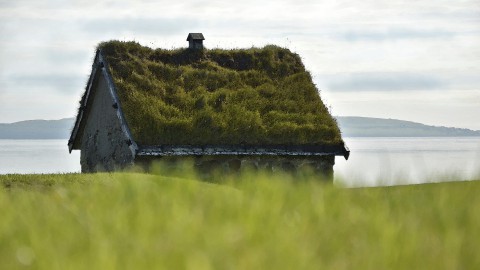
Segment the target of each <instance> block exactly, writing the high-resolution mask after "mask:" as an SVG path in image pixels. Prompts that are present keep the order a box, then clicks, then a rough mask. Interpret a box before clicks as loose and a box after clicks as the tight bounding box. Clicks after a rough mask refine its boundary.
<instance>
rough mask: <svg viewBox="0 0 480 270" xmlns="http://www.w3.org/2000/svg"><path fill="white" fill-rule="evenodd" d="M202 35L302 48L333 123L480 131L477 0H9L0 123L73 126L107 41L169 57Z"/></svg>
mask: <svg viewBox="0 0 480 270" xmlns="http://www.w3.org/2000/svg"><path fill="white" fill-rule="evenodd" d="M197 31H198V32H203V33H204V34H205V36H206V41H205V43H206V46H207V47H210V48H212V47H225V48H233V47H250V46H262V45H265V44H268V43H275V44H278V45H281V46H286V47H288V48H290V49H292V50H294V51H295V52H297V53H299V54H300V55H301V56H302V58H303V61H304V63H305V65H306V67H307V69H308V70H310V71H311V73H312V75H313V77H314V78H315V82H316V83H317V85H318V86H319V88H320V89H322V96H323V97H324V98H325V100H326V101H327V103H328V104H330V105H332V108H333V111H334V113H335V112H336V113H338V114H342V115H354V114H357V115H368V116H378V117H392V118H393V117H395V118H400V119H409V120H415V118H412V117H416V116H418V119H419V120H422V121H423V122H425V123H437V122H438V121H440V120H439V119H442V120H441V121H444V122H445V125H452V126H453V125H456V124H457V123H459V124H460V123H463V124H462V125H464V126H462V127H468V125H471V127H472V128H473V127H475V126H476V125H477V124H475V121H473V120H468V121H467V120H465V119H469V117H468V116H467V114H468V113H476V115H480V112H479V111H477V109H475V106H477V107H479V106H478V103H476V101H475V100H478V94H476V93H478V91H479V89H480V87H479V84H480V82H479V79H477V77H478V76H477V74H480V66H479V65H478V62H479V60H480V46H479V44H480V5H479V4H478V0H467V1H453V2H452V1H447V0H442V1H438V0H421V1H414V2H409V3H408V4H405V2H404V1H400V0H392V1H376V0H366V1H352V0H343V1H318V0H278V1H260V2H259V1H253V0H245V1H220V0H210V1H207V0H190V1H174V2H172V1H166V0H162V1H154V0H148V1H147V0H143V1H127V0H115V1H114V0H109V1H84V0H72V1H64V0H45V1H36V0H17V1H4V0H0V108H1V109H0V122H9V121H12V119H15V120H22V119H28V118H31V116H32V115H37V117H44V118H63V117H66V116H71V115H66V114H71V113H74V111H75V109H76V105H77V102H76V100H78V98H79V97H80V95H81V93H82V92H83V86H84V81H83V82H82V78H83V79H84V80H86V77H87V76H88V74H89V72H90V64H91V59H92V57H93V51H94V48H95V46H96V44H98V43H99V42H100V41H103V40H108V39H120V40H132V39H135V40H136V41H139V42H140V43H141V44H143V45H147V46H154V47H164V48H171V47H180V46H186V42H185V37H186V34H187V33H188V32H197ZM70 82H71V83H70ZM27 85H28V87H26V86H27ZM340 86H341V87H340ZM341 88H350V90H351V91H349V92H348V93H347V92H341V91H340V92H337V91H338V90H340V89H341ZM25 89H29V90H28V95H27V94H25V91H26V90H25ZM59 89H61V91H60V92H59ZM356 89H362V91H357V90H356ZM372 90H375V91H372ZM399 90H400V91H399ZM405 90H408V91H407V92H408V98H407V99H405V98H402V97H403V96H404V95H406V91H405ZM385 91H387V92H385ZM426 93H429V94H428V95H429V98H427V97H426V95H427V94H426ZM47 95H48V96H47ZM40 96H42V97H44V100H43V101H42V102H39V103H38V104H37V105H35V104H32V103H31V102H30V101H29V98H28V97H40ZM391 97H395V98H391ZM378 100H381V103H378V102H377V101H378ZM472 100H473V101H472ZM447 101H451V103H448V102H447ZM472 104H475V106H474V105H472ZM27 107H28V108H29V109H22V110H19V109H18V108H27ZM7 108H8V109H7ZM33 108H35V109H33ZM402 108H403V109H402ZM405 108H408V109H405ZM32 110H35V112H36V113H35V114H33V113H27V112H28V111H32ZM420 110H421V111H422V112H420ZM443 110H447V111H448V112H449V114H448V116H445V117H443V116H442V117H440V118H439V115H440V114H439V113H440V112H442V111H443ZM412 112H416V114H413V113H412ZM55 115H57V117H54V116H55ZM442 123H443V122H442ZM448 123H451V124H448ZM465 125H466V126H465Z"/></svg>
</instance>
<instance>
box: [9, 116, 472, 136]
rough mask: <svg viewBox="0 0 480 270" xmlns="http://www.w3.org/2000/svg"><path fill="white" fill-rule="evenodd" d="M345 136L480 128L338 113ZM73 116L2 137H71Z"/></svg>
mask: <svg viewBox="0 0 480 270" xmlns="http://www.w3.org/2000/svg"><path fill="white" fill-rule="evenodd" d="M335 118H336V119H337V122H338V124H339V126H340V129H341V130H342V135H343V136H344V137H457V136H480V131H475V130H470V129H464V128H453V127H437V126H428V125H424V124H420V123H415V122H410V121H403V120H395V119H382V118H370V117H358V116H337V117H335ZM74 121H75V119H74V118H64V119H60V120H27V121H21V122H15V123H10V124H0V139H68V138H69V137H70V131H71V129H72V127H73V124H74Z"/></svg>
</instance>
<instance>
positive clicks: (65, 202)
mask: <svg viewBox="0 0 480 270" xmlns="http://www.w3.org/2000/svg"><path fill="white" fill-rule="evenodd" d="M267 178H269V179H267ZM271 178H272V177H271V176H261V175H247V176H244V177H243V178H242V179H241V180H239V179H237V180H236V181H230V182H228V183H226V184H222V185H217V184H210V183H205V182H200V181H195V180H194V179H191V178H190V179H181V178H167V177H161V176H155V175H146V174H90V175H80V174H68V175H4V176H0V211H1V214H0V215H1V222H0V268H1V269H24V268H30V269H480V256H477V255H478V249H479V247H480V243H479V240H480V208H479V206H480V196H478V194H479V191H480V182H478V181H472V182H457V183H442V184H427V185H416V186H400V187H381V188H362V189H342V188H339V187H335V186H331V185H325V184H322V183H319V182H315V181H308V180H306V181H299V182H293V181H291V180H289V179H286V177H285V176H283V177H282V176H276V177H275V178H278V179H271Z"/></svg>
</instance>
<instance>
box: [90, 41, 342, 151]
mask: <svg viewBox="0 0 480 270" xmlns="http://www.w3.org/2000/svg"><path fill="white" fill-rule="evenodd" d="M98 48H99V49H100V50H101V51H102V54H103V55H104V56H105V58H106V60H107V64H108V67H109V71H110V73H111V75H112V77H113V81H114V83H115V86H116V88H117V91H118V95H119V98H120V102H121V105H122V108H123V112H124V114H125V118H126V120H127V123H128V126H129V128H130V129H131V132H132V135H133V137H134V139H135V140H136V142H137V143H139V144H141V145H162V144H169V145H171V144H174V145H180V144H184V145H205V144H210V145H211V144H228V145H237V144H251V145H319V144H340V143H343V141H342V138H341V134H340V130H339V128H338V126H337V123H336V121H335V120H334V118H332V116H331V115H330V113H329V112H328V109H327V108H326V106H325V105H324V104H323V102H322V100H321V98H320V96H319V93H318V91H317V89H316V87H315V85H314V84H313V82H312V78H311V76H310V74H309V73H308V72H307V71H306V70H305V67H304V65H303V64H302V61H301V59H300V57H299V56H298V55H297V54H294V53H292V52H291V51H290V50H288V49H284V48H280V47H277V46H273V45H268V46H265V47H263V48H250V49H233V50H222V49H203V50H192V49H175V50H166V49H151V48H148V47H144V46H141V45H140V44H138V43H136V42H121V41H109V42H104V43H101V44H99V46H98Z"/></svg>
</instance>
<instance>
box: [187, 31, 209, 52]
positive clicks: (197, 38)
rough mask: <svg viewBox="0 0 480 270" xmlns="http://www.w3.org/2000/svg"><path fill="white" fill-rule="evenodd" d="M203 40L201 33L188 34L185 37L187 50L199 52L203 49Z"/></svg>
mask: <svg viewBox="0 0 480 270" xmlns="http://www.w3.org/2000/svg"><path fill="white" fill-rule="evenodd" d="M204 40H205V38H204V37H203V34H202V33H189V34H188V37H187V41H188V48H189V49H196V50H201V49H203V41H204Z"/></svg>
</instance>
